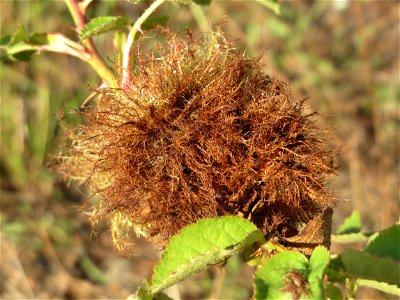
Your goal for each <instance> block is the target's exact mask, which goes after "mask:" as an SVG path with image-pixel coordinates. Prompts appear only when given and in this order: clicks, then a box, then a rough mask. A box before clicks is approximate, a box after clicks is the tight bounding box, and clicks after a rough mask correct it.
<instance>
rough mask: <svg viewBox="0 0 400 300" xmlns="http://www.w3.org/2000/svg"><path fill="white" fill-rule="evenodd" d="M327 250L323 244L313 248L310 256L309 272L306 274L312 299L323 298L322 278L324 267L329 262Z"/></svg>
mask: <svg viewBox="0 0 400 300" xmlns="http://www.w3.org/2000/svg"><path fill="white" fill-rule="evenodd" d="M329 259H330V258H329V252H328V250H327V249H326V248H325V247H323V246H318V247H316V248H315V249H314V251H313V252H312V254H311V257H310V272H309V274H308V276H307V279H308V282H309V283H310V290H311V294H312V296H313V298H314V299H321V298H325V297H324V296H325V295H324V286H323V284H322V278H323V276H324V271H325V268H326V267H327V266H328V264H329Z"/></svg>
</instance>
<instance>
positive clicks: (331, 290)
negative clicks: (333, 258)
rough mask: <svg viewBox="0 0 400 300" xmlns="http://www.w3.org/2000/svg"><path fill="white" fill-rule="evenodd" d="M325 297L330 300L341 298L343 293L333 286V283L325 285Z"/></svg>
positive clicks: (339, 299) (340, 299)
mask: <svg viewBox="0 0 400 300" xmlns="http://www.w3.org/2000/svg"><path fill="white" fill-rule="evenodd" d="M325 290H326V297H327V298H328V299H330V300H342V299H343V294H342V291H341V290H340V289H339V288H338V287H336V286H334V285H330V284H329V285H327V286H326V288H325Z"/></svg>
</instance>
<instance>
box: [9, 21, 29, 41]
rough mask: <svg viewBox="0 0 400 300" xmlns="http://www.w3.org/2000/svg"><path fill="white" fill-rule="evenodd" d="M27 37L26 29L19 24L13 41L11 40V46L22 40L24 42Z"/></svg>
mask: <svg viewBox="0 0 400 300" xmlns="http://www.w3.org/2000/svg"><path fill="white" fill-rule="evenodd" d="M25 38H26V31H25V28H24V26H22V25H18V27H17V29H16V30H15V32H14V34H13V36H12V38H11V41H10V46H13V45H16V44H18V43H20V42H24V41H25Z"/></svg>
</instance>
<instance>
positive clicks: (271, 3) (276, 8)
mask: <svg viewBox="0 0 400 300" xmlns="http://www.w3.org/2000/svg"><path fill="white" fill-rule="evenodd" d="M258 2H260V4H262V5H264V6H265V7H267V8H269V9H270V10H272V11H273V12H274V13H275V14H276V15H280V14H281V6H280V5H279V2H278V0H258Z"/></svg>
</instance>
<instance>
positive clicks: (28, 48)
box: [0, 42, 37, 61]
mask: <svg viewBox="0 0 400 300" xmlns="http://www.w3.org/2000/svg"><path fill="white" fill-rule="evenodd" d="M5 50H6V51H4V53H2V56H1V57H0V59H1V60H11V61H29V60H31V59H32V58H33V56H34V55H35V54H36V52H37V48H36V47H35V46H32V45H29V44H27V43H25V42H20V43H17V44H14V45H12V46H10V47H8V48H7V49H5Z"/></svg>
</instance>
